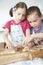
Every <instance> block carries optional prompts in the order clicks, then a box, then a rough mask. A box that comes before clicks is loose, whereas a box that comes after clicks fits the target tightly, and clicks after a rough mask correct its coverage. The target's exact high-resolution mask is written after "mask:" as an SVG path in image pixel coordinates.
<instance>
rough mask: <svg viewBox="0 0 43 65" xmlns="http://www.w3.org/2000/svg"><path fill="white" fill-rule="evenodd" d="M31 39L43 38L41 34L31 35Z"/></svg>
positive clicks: (42, 33)
mask: <svg viewBox="0 0 43 65" xmlns="http://www.w3.org/2000/svg"><path fill="white" fill-rule="evenodd" d="M31 37H32V38H33V39H34V38H43V32H40V33H35V34H32V35H31Z"/></svg>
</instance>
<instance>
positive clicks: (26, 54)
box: [0, 46, 43, 65]
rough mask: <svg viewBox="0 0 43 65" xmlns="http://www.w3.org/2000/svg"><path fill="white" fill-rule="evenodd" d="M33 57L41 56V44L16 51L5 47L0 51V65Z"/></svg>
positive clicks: (42, 55) (42, 51)
mask: <svg viewBox="0 0 43 65" xmlns="http://www.w3.org/2000/svg"><path fill="white" fill-rule="evenodd" d="M33 58H43V46H37V47H33V48H31V49H25V51H17V52H14V51H11V50H7V49H4V50H1V51H0V65H2V64H7V63H11V62H17V61H23V60H30V59H33Z"/></svg>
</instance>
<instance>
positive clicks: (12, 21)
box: [7, 19, 15, 24]
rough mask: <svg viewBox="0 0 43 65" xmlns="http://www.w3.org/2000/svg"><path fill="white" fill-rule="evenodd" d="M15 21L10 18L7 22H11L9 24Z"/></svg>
mask: <svg viewBox="0 0 43 65" xmlns="http://www.w3.org/2000/svg"><path fill="white" fill-rule="evenodd" d="M14 22H15V21H14V20H13V19H12V20H9V21H7V23H9V24H13V23H14Z"/></svg>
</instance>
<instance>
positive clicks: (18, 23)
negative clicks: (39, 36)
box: [3, 2, 31, 49]
mask: <svg viewBox="0 0 43 65" xmlns="http://www.w3.org/2000/svg"><path fill="white" fill-rule="evenodd" d="M26 11H27V6H26V4H25V3H24V2H19V3H17V4H16V6H14V7H13V8H11V10H10V12H9V13H10V15H11V16H13V17H14V19H12V20H10V21H8V22H7V23H6V24H5V25H4V26H3V28H4V40H5V42H6V45H7V47H8V48H9V49H12V48H14V46H21V45H22V44H21V43H22V42H23V40H24V39H25V37H27V36H29V34H30V27H31V26H30V25H29V23H28V21H27V20H26ZM8 34H10V36H11V40H12V41H10V40H9V39H8Z"/></svg>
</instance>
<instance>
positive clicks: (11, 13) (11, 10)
mask: <svg viewBox="0 0 43 65" xmlns="http://www.w3.org/2000/svg"><path fill="white" fill-rule="evenodd" d="M15 8H16V9H18V8H25V9H26V11H27V5H26V4H25V3H24V2H19V3H17V4H16V6H14V7H13V8H11V9H10V11H9V14H10V16H11V17H13V9H15Z"/></svg>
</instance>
